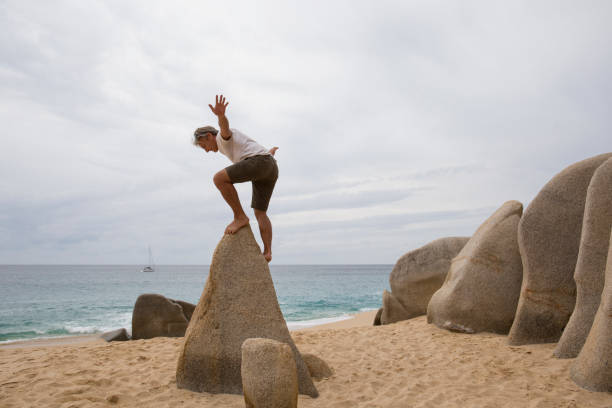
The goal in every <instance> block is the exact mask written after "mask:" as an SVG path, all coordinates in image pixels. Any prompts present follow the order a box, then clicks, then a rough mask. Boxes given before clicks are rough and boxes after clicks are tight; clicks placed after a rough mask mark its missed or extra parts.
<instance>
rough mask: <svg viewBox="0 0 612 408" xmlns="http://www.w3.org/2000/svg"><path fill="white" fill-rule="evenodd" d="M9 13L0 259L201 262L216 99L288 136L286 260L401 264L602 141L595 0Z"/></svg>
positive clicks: (211, 240) (281, 250)
mask: <svg viewBox="0 0 612 408" xmlns="http://www.w3.org/2000/svg"><path fill="white" fill-rule="evenodd" d="M0 10H1V11H0V24H1V25H2V27H3V36H2V38H0V90H1V91H2V92H0V106H1V107H2V109H0V120H1V121H2V123H3V131H2V133H1V134H0V142H1V143H2V149H0V172H1V174H2V177H1V178H0V210H2V211H1V213H2V216H0V220H1V222H0V243H2V244H3V245H2V248H0V262H3V263H11V262H13V263H46V262H50V263H138V262H141V260H142V259H143V258H144V257H143V252H144V249H146V245H147V244H151V245H152V246H153V247H154V251H155V253H156V258H157V259H158V261H159V262H160V263H181V264H185V263H186V264H190V263H207V262H209V259H210V255H211V254H212V250H213V249H214V246H215V245H216V243H217V241H218V239H219V238H220V234H221V232H222V230H223V228H224V226H225V225H226V224H227V223H228V222H229V221H230V218H231V212H230V211H229V208H227V206H226V205H225V204H224V203H223V202H222V200H221V198H220V195H219V193H218V192H217V191H216V190H215V188H214V186H213V184H212V182H211V179H212V176H213V174H214V173H215V172H216V171H218V170H219V169H221V168H223V167H225V166H226V165H228V164H229V163H228V162H227V160H225V159H224V158H223V157H220V155H213V154H208V155H207V154H205V153H204V152H203V151H201V150H197V149H195V148H194V147H192V146H191V145H190V136H191V134H192V132H193V129H194V128H196V127H198V126H201V125H203V124H215V118H214V117H213V116H212V114H211V113H210V112H209V109H208V106H207V105H208V103H210V102H212V100H213V98H214V95H215V94H217V93H224V94H226V96H228V98H229V101H230V105H229V108H228V109H229V110H228V117H229V120H230V125H231V126H232V127H235V128H238V129H240V130H242V131H244V132H245V133H246V134H248V135H249V136H251V137H253V138H254V139H255V140H257V141H258V142H260V143H261V144H263V145H264V146H267V147H271V146H279V147H280V150H279V151H278V153H277V159H278V163H279V167H280V178H279V182H278V184H277V187H276V191H275V193H274V196H273V199H272V203H271V206H270V215H271V218H272V220H273V223H274V234H275V241H274V245H275V248H276V249H275V261H278V262H279V263H329V262H339V263H342V262H373V263H392V262H394V261H395V259H396V258H397V257H398V256H399V255H401V254H402V253H403V252H405V251H407V250H408V249H410V248H409V247H410V246H419V245H422V244H424V243H426V240H431V239H435V238H437V237H440V236H449V235H458V234H461V235H466V234H467V235H469V234H471V233H472V232H473V231H474V230H475V229H476V228H477V227H478V225H479V223H480V222H482V221H483V220H484V219H485V218H486V217H487V216H488V215H489V214H490V213H491V212H492V211H493V210H494V209H495V208H498V207H499V206H500V205H501V204H502V203H503V202H504V201H506V200H509V199H516V200H519V201H521V202H523V204H524V205H527V204H528V203H529V201H530V200H531V199H532V198H533V197H534V196H535V194H536V193H537V192H538V190H539V189H540V188H541V187H542V186H543V185H544V184H545V183H546V182H547V181H548V180H549V179H550V178H551V177H552V176H553V175H554V174H555V173H557V172H558V171H560V170H562V169H563V168H564V167H566V166H567V165H569V164H571V163H573V162H576V161H579V160H581V159H584V158H586V157H590V156H593V155H596V154H599V153H602V152H605V151H609V150H610V144H609V135H610V130H611V127H610V122H609V119H608V116H609V115H608V112H607V110H608V109H607V108H608V107H609V106H610V105H611V103H612V100H611V99H612V96H611V95H612V92H611V91H612V83H611V82H610V80H609V72H610V70H611V68H612V52H611V51H610V48H609V47H608V46H607V43H606V42H605V39H607V38H610V35H611V34H612V32H611V31H612V28H610V26H609V24H608V22H609V21H610V18H611V17H612V6H611V5H610V3H609V2H605V1H596V2H594V3H590V6H589V7H583V6H581V5H578V4H576V3H572V2H561V3H558V2H539V3H537V4H533V3H530V2H513V3H491V2H485V1H470V2H462V3H458V4H448V3H442V2H435V1H433V2H432V1H416V2H410V3H405V4H404V3H402V4H399V3H397V2H389V1H383V2H379V3H377V4H376V5H373V4H369V3H366V2H354V1H350V2H349V1H342V2H334V3H328V2H327V3H324V2H321V1H314V2H308V3H287V2H281V1H274V2H267V3H265V4H259V3H257V4H255V3H250V2H232V3H231V4H220V3H215V2H192V1H179V2H175V3H172V4H170V3H164V2H144V1H134V2H129V3H126V2H119V1H92V2H88V3H87V4H86V5H85V4H80V3H74V2H54V3H53V4H51V3H49V4H47V3H37V4H34V3H28V2H18V1H6V2H4V3H3V5H2V6H1V9H0ZM238 191H239V194H240V197H241V199H242V202H243V205H244V206H245V207H248V206H249V203H250V187H249V186H248V185H241V186H238ZM252 224H253V226H254V227H255V221H254V220H253V221H252ZM143 248H144V249H143ZM145 255H146V254H145Z"/></svg>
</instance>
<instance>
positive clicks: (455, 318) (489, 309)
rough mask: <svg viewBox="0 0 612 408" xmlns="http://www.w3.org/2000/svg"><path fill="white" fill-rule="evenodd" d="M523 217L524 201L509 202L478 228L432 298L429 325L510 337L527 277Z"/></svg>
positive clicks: (429, 308)
mask: <svg viewBox="0 0 612 408" xmlns="http://www.w3.org/2000/svg"><path fill="white" fill-rule="evenodd" d="M522 213H523V205H522V204H521V203H519V202H518V201H508V202H506V203H504V204H503V205H502V206H501V207H500V208H499V209H498V210H497V211H495V212H494V213H493V215H491V216H490V217H489V218H488V219H487V220H486V221H485V222H484V223H483V224H482V225H481V226H480V227H479V228H478V229H477V230H476V232H475V233H474V235H473V236H472V238H470V240H469V241H468V242H467V244H466V245H465V246H464V247H463V249H462V250H461V251H460V252H459V254H458V255H457V256H456V257H455V258H454V259H453V260H452V262H451V266H450V268H449V271H448V275H447V276H446V280H445V281H444V284H443V285H442V287H441V288H440V289H438V290H437V291H436V293H434V294H433V296H432V297H431V300H430V301H429V306H428V309H427V321H428V322H429V323H434V324H435V325H436V326H438V327H441V328H444V329H449V330H452V331H461V332H465V333H476V332H481V331H488V332H494V333H508V331H509V330H510V327H511V326H512V320H513V319H514V314H515V312H516V305H517V303H518V299H519V294H520V291H521V281H522V278H523V267H522V264H521V256H520V254H519V249H518V242H517V230H518V224H519V220H520V219H521V214H522Z"/></svg>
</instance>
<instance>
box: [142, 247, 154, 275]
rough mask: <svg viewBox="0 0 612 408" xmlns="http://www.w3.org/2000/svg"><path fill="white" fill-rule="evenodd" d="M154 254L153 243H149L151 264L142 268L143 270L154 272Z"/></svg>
mask: <svg viewBox="0 0 612 408" xmlns="http://www.w3.org/2000/svg"><path fill="white" fill-rule="evenodd" d="M153 266H154V263H153V254H152V253H151V245H149V264H148V265H147V266H145V267H144V268H142V271H143V272H154V271H155V269H154V268H153Z"/></svg>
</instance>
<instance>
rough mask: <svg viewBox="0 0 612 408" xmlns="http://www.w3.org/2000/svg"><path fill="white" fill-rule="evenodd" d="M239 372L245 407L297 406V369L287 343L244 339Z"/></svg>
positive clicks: (283, 407) (275, 407)
mask: <svg viewBox="0 0 612 408" xmlns="http://www.w3.org/2000/svg"><path fill="white" fill-rule="evenodd" d="M241 373H242V388H243V390H244V401H245V403H246V407H247V408H280V407H282V408H297V399H298V379H297V369H296V366H295V358H294V357H293V351H292V350H291V347H289V345H288V344H286V343H281V342H279V341H276V340H270V339H262V338H254V339H247V340H245V341H244V343H242V365H241Z"/></svg>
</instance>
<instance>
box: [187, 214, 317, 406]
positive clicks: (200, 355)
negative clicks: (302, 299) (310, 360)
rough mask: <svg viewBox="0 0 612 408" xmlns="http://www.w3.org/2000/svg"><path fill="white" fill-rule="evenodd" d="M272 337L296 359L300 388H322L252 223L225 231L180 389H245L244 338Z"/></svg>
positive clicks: (195, 320)
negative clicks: (297, 340)
mask: <svg viewBox="0 0 612 408" xmlns="http://www.w3.org/2000/svg"><path fill="white" fill-rule="evenodd" d="M248 338H268V339H273V340H277V341H280V342H282V343H286V344H288V345H289V346H290V347H291V350H292V351H293V355H294V358H295V362H296V366H297V373H298V384H299V392H300V393H301V394H307V395H310V396H312V397H316V396H317V395H318V392H317V390H316V388H315V386H314V384H313V382H312V379H311V377H310V375H309V374H308V368H307V367H306V364H305V363H304V361H303V360H302V357H301V356H300V353H299V351H298V350H297V348H296V347H295V344H294V343H293V340H292V339H291V336H290V335H289V330H288V329H287V324H286V322H285V319H284V318H283V315H282V313H281V310H280V307H279V305H278V300H277V298H276V292H275V290H274V284H273V283H272V277H271V276H270V270H269V268H268V263H267V262H266V260H265V258H264V257H263V255H262V254H261V249H260V248H259V245H257V242H256V241H255V237H253V232H252V231H251V228H250V226H248V225H247V226H246V227H243V228H241V229H240V230H239V231H238V232H237V233H236V234H234V235H224V236H223V238H222V239H221V241H220V242H219V244H218V245H217V248H216V249H215V252H214V254H213V259H212V263H211V265H210V273H209V275H208V280H207V281H206V286H205V287H204V291H203V293H202V296H201V298H200V301H199V302H198V305H197V306H196V309H195V311H194V312H193V316H192V318H191V322H190V324H189V328H188V329H187V333H186V335H185V341H184V344H183V346H182V348H181V351H180V354H179V360H178V365H177V370H176V383H177V386H178V387H179V388H186V389H189V390H192V391H199V392H204V391H205V392H210V393H229V394H240V393H242V380H241V377H240V365H241V349H240V347H241V346H242V343H243V342H244V341H245V340H246V339H248Z"/></svg>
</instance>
